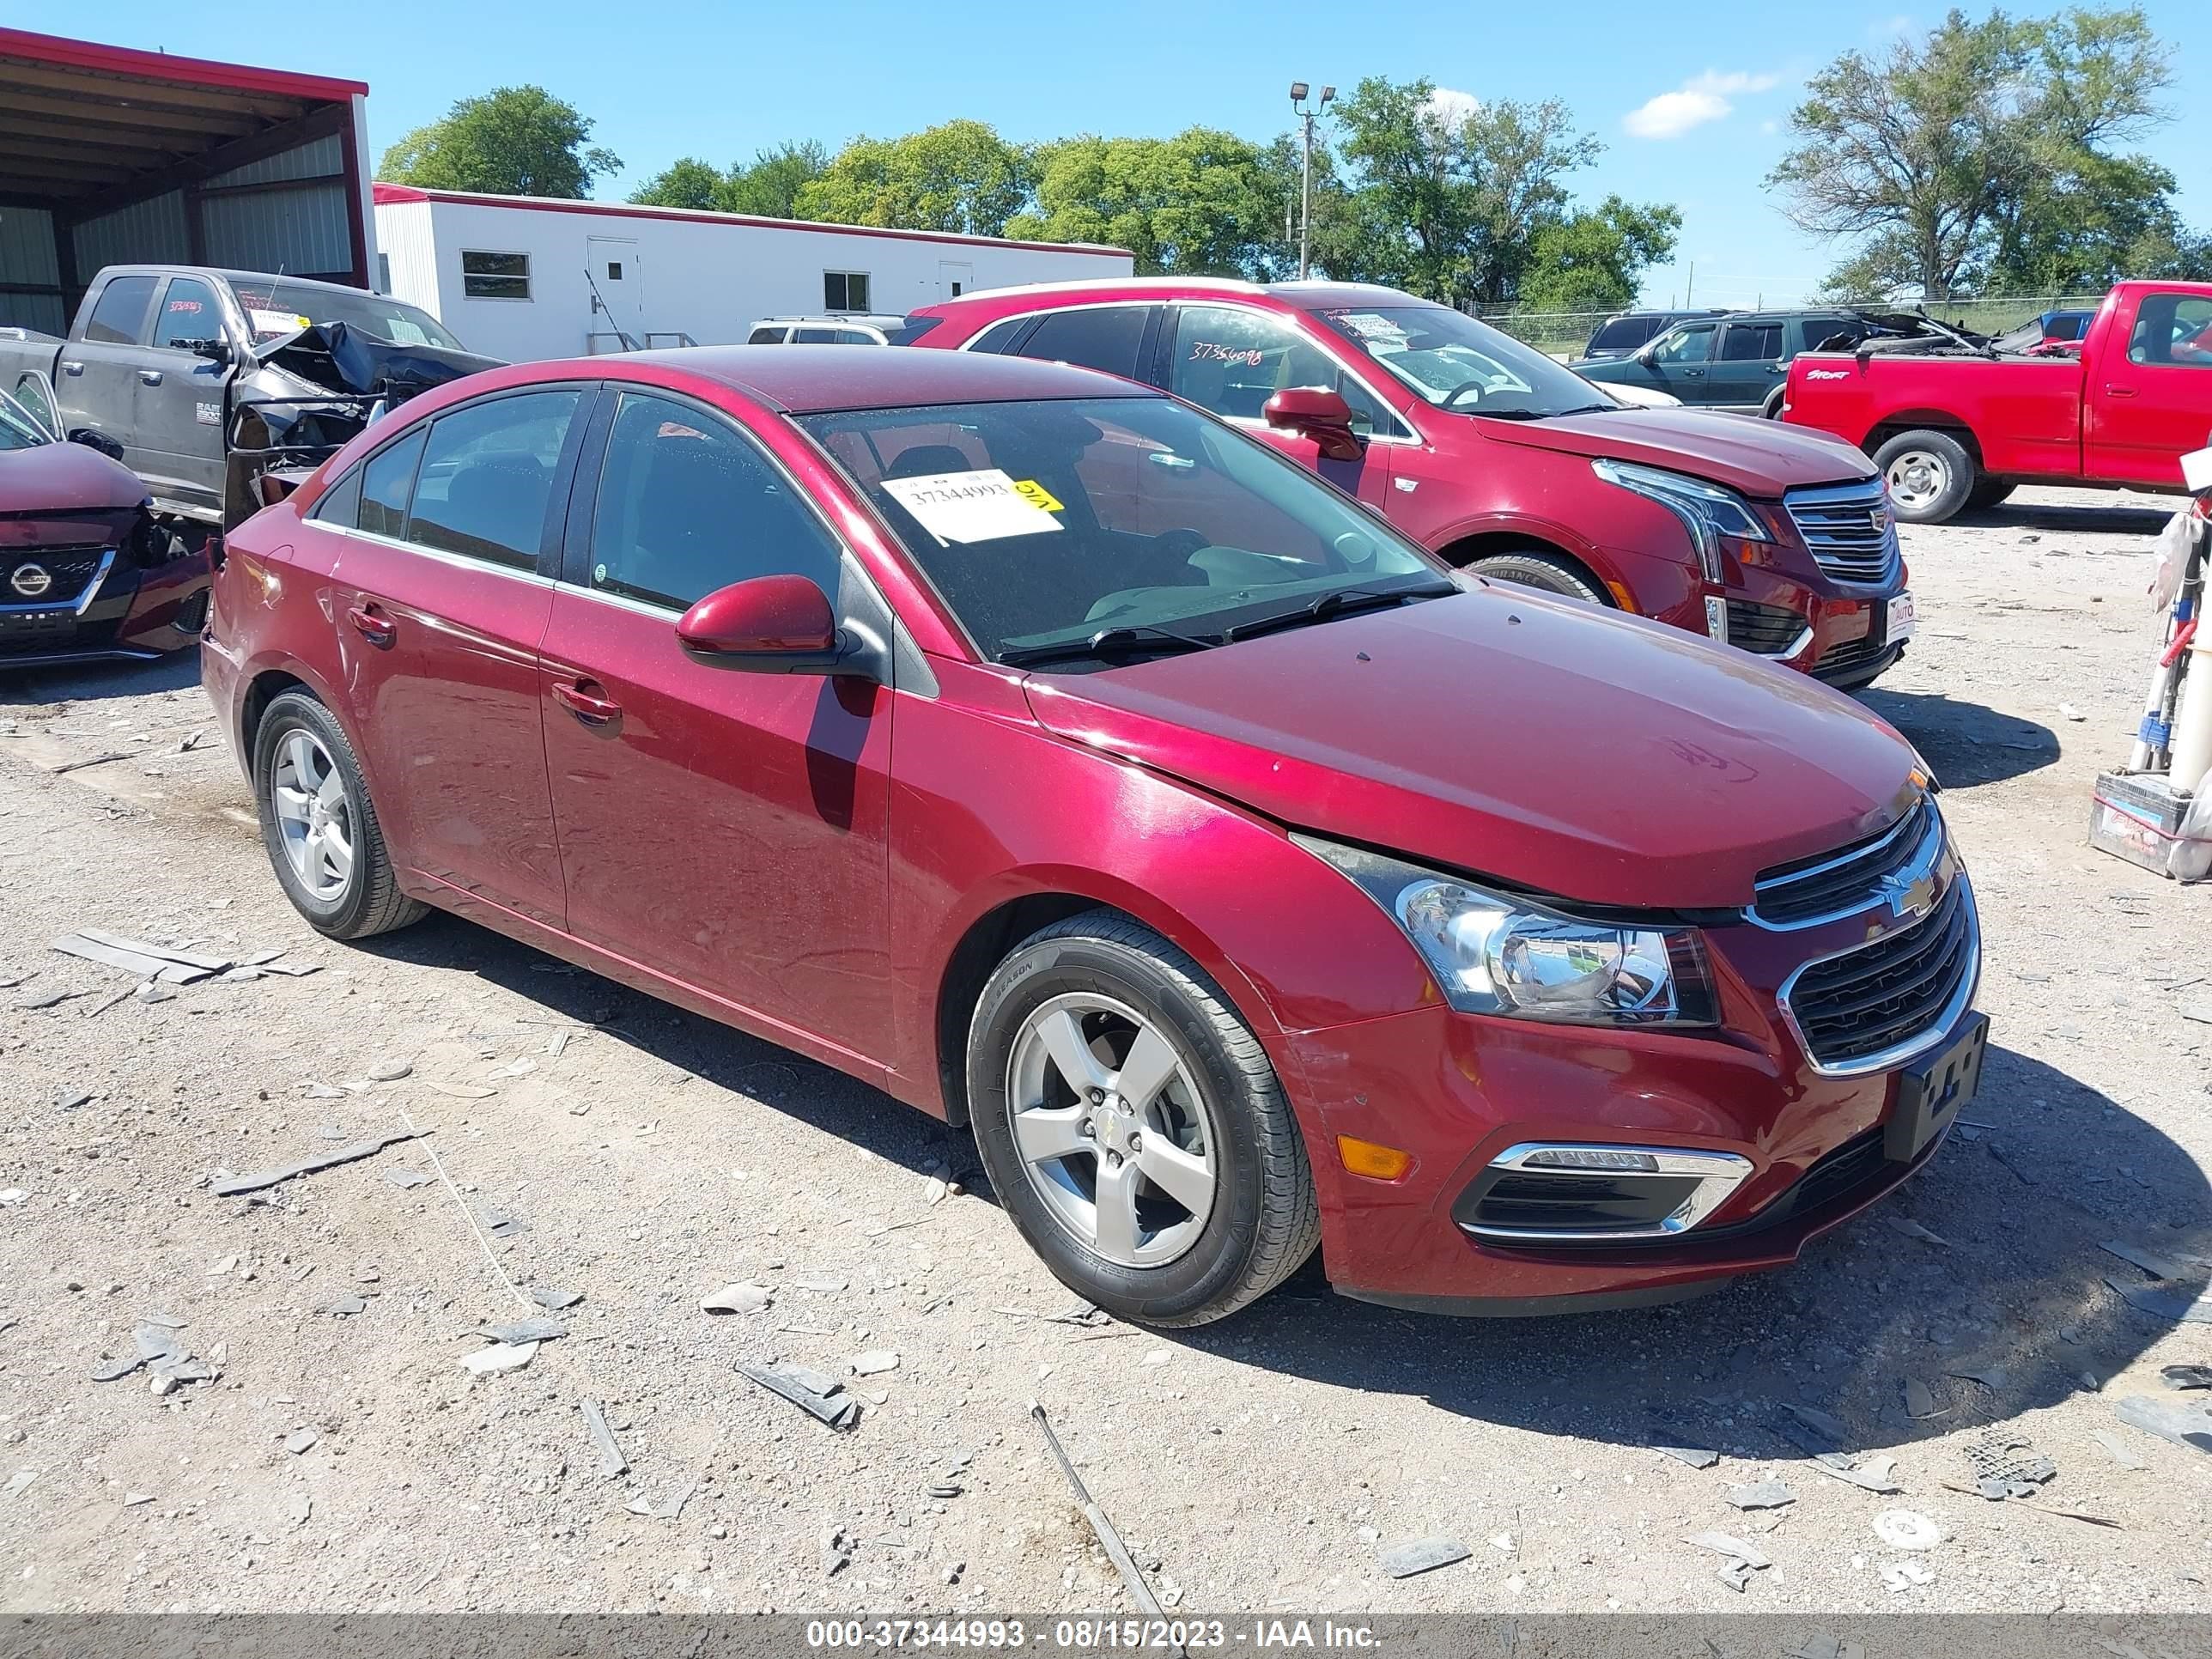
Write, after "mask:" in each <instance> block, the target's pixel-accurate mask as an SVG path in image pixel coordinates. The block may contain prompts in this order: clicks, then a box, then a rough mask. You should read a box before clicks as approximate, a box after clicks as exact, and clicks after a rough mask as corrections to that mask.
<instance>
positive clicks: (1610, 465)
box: [1590, 459, 1774, 582]
mask: <svg viewBox="0 0 2212 1659" xmlns="http://www.w3.org/2000/svg"><path fill="white" fill-rule="evenodd" d="M1590 471H1593V472H1595V473H1596V474H1597V476H1598V477H1601V478H1602V479H1604V480H1605V481H1606V482H1607V483H1610V484H1619V485H1620V487H1621V488H1622V489H1632V490H1634V491H1635V492H1636V493H1637V494H1638V495H1648V496H1649V497H1650V499H1651V500H1653V501H1656V502H1658V503H1659V505H1660V506H1662V507H1665V508H1666V509H1667V510H1668V512H1669V513H1673V514H1674V516H1675V517H1676V518H1678V519H1680V520H1681V521H1682V527H1683V528H1684V529H1686V530H1687V531H1688V532H1690V543H1691V545H1692V546H1693V547H1695V548H1696V549H1697V550H1698V562H1699V564H1700V565H1701V566H1703V567H1704V568H1705V579H1706V580H1708V581H1716V582H1717V581H1719V580H1722V574H1721V553H1720V547H1719V540H1720V538H1722V537H1723V536H1733V537H1735V538H1736V539H1737V540H1738V541H1746V542H1771V541H1772V540H1773V539H1774V537H1773V535H1772V533H1771V532H1770V531H1768V529H1767V527H1766V523H1765V520H1763V519H1761V518H1760V517H1759V514H1758V513H1754V512H1753V511H1752V508H1751V503H1750V502H1749V501H1746V500H1744V498H1743V497H1742V496H1741V495H1737V494H1736V493H1735V491H1734V490H1733V489H1723V488H1722V487H1721V486H1720V485H1718V484H1712V483H1705V480H1704V479H1702V478H1692V477H1686V476H1684V475H1683V474H1681V473H1680V472H1668V471H1663V470H1662V469H1661V468H1659V467H1656V466H1638V465H1636V464H1635V463H1634V462H1632V461H1614V460H1607V459H1598V460H1595V461H1592V462H1591V463H1590Z"/></svg>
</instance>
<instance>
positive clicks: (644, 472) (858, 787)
mask: <svg viewBox="0 0 2212 1659" xmlns="http://www.w3.org/2000/svg"><path fill="white" fill-rule="evenodd" d="M586 469H587V477H586V480H585V482H584V483H582V484H581V485H580V487H579V489H577V491H576V495H575V505H574V508H573V509H572V512H571V514H570V525H569V532H568V547H567V550H566V552H565V554H564V556H563V565H562V573H563V580H562V585H561V586H560V588H559V589H558V590H557V592H556V594H555V596H554V599H553V611H552V622H551V626H550V629H548V631H547V634H546V636H545V645H544V686H543V690H544V696H543V699H542V708H541V713H542V718H543V720H544V734H545V735H544V744H545V754H546V758H547V762H548V763H549V765H550V769H551V775H552V787H553V805H554V812H555V816H556V821H557V823H558V824H559V828H560V835H561V857H562V868H563V870H564V871H565V872H566V877H567V891H568V918H569V930H570V931H571V932H572V933H574V934H576V935H577V936H578V937H579V938H580V939H586V940H588V941H590V942H591V943H592V944H595V945H600V946H601V947H603V948H605V949H606V950H609V951H613V952H615V953H616V954H617V955H619V956H622V957H627V958H629V960H630V961H633V962H635V963H641V965H643V966H645V967H647V968H649V969H653V970H654V971H656V972H659V973H660V974H663V975H667V976H669V977H671V978H672V979H675V980H678V981H682V982H684V984H687V985H689V986H691V987H696V988H697V989H699V990H702V991H704V992H706V993H707V994H709V995H711V996H714V997H715V998H718V999H720V1000H722V1001H724V1002H726V1003H729V1004H732V1005H734V1006H736V1007H737V1008H738V1009H740V1010H744V1011H749V1012H751V1013H752V1014H754V1015H756V1016H757V1017H759V1018H761V1019H762V1020H763V1022H765V1023H767V1024H769V1025H771V1026H772V1027H781V1028H783V1029H784V1030H789V1031H794V1032H798V1033H800V1034H804V1035H805V1036H810V1037H813V1038H816V1039H818V1040H820V1041H822V1042H828V1043H829V1044H831V1045H834V1046H835V1047H836V1048H839V1049H842V1050H843V1051H845V1052H846V1053H848V1054H855V1055H859V1056H861V1057H863V1058H866V1059H868V1060H873V1061H876V1062H878V1063H884V1062H885V1061H886V1060H888V1057H889V1054H890V957H889V951H888V943H889V937H890V936H889V930H888V929H887V928H886V927H885V925H884V904H885V900H886V893H887V883H888V873H887V864H886V859H887V850H886V840H885V832H886V828H887V824H888V818H889V769H890V743H891V720H890V711H891V693H890V690H887V689H886V688H884V687H883V686H879V685H877V684H873V683H872V682H868V681H863V680H858V679H848V678H827V677H823V676H820V675H808V674H757V673H746V672H742V671H735V670H732V669H727V668H721V667H716V666H714V665H712V664H710V663H706V662H702V661H698V660H696V659H693V658H691V657H690V656H689V655H687V654H686V653H684V650H683V649H682V648H681V647H679V646H678V643H677V640H676V623H677V619H678V617H680V616H681V615H682V614H683V613H684V610H685V609H686V608H687V607H688V606H690V605H691V604H692V603H693V602H694V601H695V600H696V599H701V598H702V597H703V596H705V595H706V594H707V593H708V592H712V591H713V590H714V589H715V588H718V587H722V586H726V585H728V584H729V583H731V582H734V581H739V580H744V578H746V577H749V576H763V575H770V574H799V575H804V576H806V577H808V578H810V579H811V580H813V581H815V582H816V583H817V585H819V586H821V587H822V588H823V591H824V592H826V593H828V594H829V596H830V597H831V599H832V602H833V604H834V603H835V601H836V596H837V594H838V592H839V590H840V586H841V583H842V580H845V577H844V575H843V574H842V552H841V550H840V547H839V545H838V544H837V542H836V538H834V537H832V536H831V534H830V533H829V530H828V528H827V527H826V526H824V525H823V523H822V521H821V520H820V519H819V518H817V516H816V514H815V513H814V512H813V510H812V509H811V507H809V506H808V505H807V504H806V502H805V500H804V498H803V497H802V496H801V495H800V493H799V489H798V488H797V487H796V486H795V485H793V483H791V482H790V481H789V479H788V478H787V477H785V475H784V474H783V472H782V471H781V470H780V469H779V468H778V467H777V466H776V465H775V463H774V462H773V461H771V460H770V459H769V457H768V456H767V455H766V454H765V453H763V451H762V449H761V447H759V446H758V445H757V443H756V442H755V441H753V440H752V439H751V438H750V436H749V435H744V434H742V433H740V432H739V431H738V428H737V427H736V426H735V425H734V424H733V423H732V422H729V421H728V420H727V419H726V417H724V416H721V415H720V414H717V413H714V412H713V411H711V410H707V409H705V408H704V407H702V406H701V405H698V404H692V403H690V402H687V401H682V400H679V399H677V398H672V397H666V396H663V395H659V394H657V393H653V392H641V391H626V392H623V393H622V395H621V401H620V403H619V404H618V405H617V409H616V411H615V416H614V420H613V423H612V425H611V428H609V429H608V432H607V436H606V442H605V457H604V460H603V461H602V462H601V463H600V464H599V466H598V467H597V468H596V469H595V470H593V469H592V468H591V464H590V462H589V460H588V459H587V460H586ZM854 579H855V580H857V578H854Z"/></svg>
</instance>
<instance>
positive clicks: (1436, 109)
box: [1420, 87, 1482, 145]
mask: <svg viewBox="0 0 2212 1659" xmlns="http://www.w3.org/2000/svg"><path fill="white" fill-rule="evenodd" d="M1481 107H1482V100H1480V99H1479V98H1477V97H1476V96H1475V95H1474V94H1473V93H1471V92H1455V91H1453V90H1452V88H1449V87H1438V88H1437V89H1436V90H1435V91H1433V92H1431V94H1429V98H1428V101H1427V102H1426V103H1425V104H1423V105H1422V106H1421V115H1420V122H1421V126H1422V128H1423V130H1424V131H1425V132H1426V133H1427V135H1428V139H1429V143H1431V145H1435V144H1437V143H1441V142H1442V141H1443V139H1445V138H1447V137H1449V136H1450V135H1452V134H1454V133H1455V132H1457V131H1459V130H1460V128H1462V126H1465V125H1467V123H1468V118H1469V117H1471V116H1473V115H1474V112H1476V111H1477V110H1479V109H1480V108H1481Z"/></svg>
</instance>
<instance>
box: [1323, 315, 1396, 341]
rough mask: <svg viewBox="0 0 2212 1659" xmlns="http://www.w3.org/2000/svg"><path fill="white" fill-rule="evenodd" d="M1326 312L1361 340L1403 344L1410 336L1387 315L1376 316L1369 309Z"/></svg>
mask: <svg viewBox="0 0 2212 1659" xmlns="http://www.w3.org/2000/svg"><path fill="white" fill-rule="evenodd" d="M1328 314H1329V315H1330V316H1331V317H1333V318H1334V319H1336V320H1337V321H1338V322H1340V323H1342V324H1343V325H1345V326H1346V328H1348V329H1350V330H1351V331H1352V332H1353V333H1354V334H1357V335H1358V337H1360V338H1361V339H1363V340H1375V341H1379V342H1381V343H1383V344H1384V345H1403V344H1405V343H1406V342H1407V340H1408V339H1410V338H1411V336H1410V335H1408V334H1407V332H1406V331H1405V330H1404V329H1402V328H1401V327H1399V326H1398V325H1397V324H1395V323H1394V322H1392V321H1391V320H1390V319H1389V318H1388V317H1378V316H1376V314H1375V313H1373V312H1371V311H1332V312H1330V313H1328Z"/></svg>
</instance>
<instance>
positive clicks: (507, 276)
mask: <svg viewBox="0 0 2212 1659" xmlns="http://www.w3.org/2000/svg"><path fill="white" fill-rule="evenodd" d="M461 293H462V295H464V296H465V297H466V298H468V299H471V300H527V299H528V298H529V297H530V256H529V255H528V254H527V253H494V252H489V250H486V249H481V248H463V249H462V250H461Z"/></svg>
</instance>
